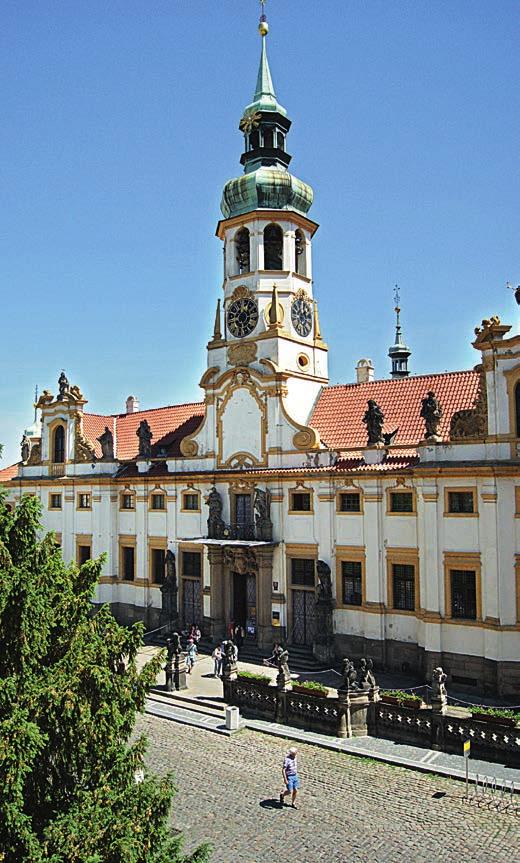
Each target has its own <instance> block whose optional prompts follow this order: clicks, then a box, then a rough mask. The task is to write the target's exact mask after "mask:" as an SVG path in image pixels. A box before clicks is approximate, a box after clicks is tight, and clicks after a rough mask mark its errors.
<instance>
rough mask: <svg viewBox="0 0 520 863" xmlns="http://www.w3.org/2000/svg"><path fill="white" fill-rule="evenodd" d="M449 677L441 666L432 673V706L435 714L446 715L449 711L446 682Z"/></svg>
mask: <svg viewBox="0 0 520 863" xmlns="http://www.w3.org/2000/svg"><path fill="white" fill-rule="evenodd" d="M447 679H448V675H447V674H446V673H445V672H444V671H443V670H442V668H441V667H440V666H438V668H434V669H433V672H432V694H431V705H432V712H433V713H440V714H445V713H446V712H447V710H448V693H447V690H446V680H447Z"/></svg>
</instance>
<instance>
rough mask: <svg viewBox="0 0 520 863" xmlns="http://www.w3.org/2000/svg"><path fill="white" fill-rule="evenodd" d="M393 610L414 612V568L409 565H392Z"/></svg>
mask: <svg viewBox="0 0 520 863" xmlns="http://www.w3.org/2000/svg"><path fill="white" fill-rule="evenodd" d="M392 579H393V591H394V605H393V607H394V608H397V609H399V610H401V611H414V610H415V567H414V566H413V564H411V563H394V564H393V565H392Z"/></svg>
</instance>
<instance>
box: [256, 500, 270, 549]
mask: <svg viewBox="0 0 520 863" xmlns="http://www.w3.org/2000/svg"><path fill="white" fill-rule="evenodd" d="M254 510H255V526H256V538H257V539H260V540H263V541H264V542H272V539H273V523H272V521H271V492H270V491H269V489H268V488H266V489H265V491H264V490H263V489H261V488H257V489H255V499H254Z"/></svg>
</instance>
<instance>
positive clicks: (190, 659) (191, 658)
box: [186, 638, 197, 674]
mask: <svg viewBox="0 0 520 863" xmlns="http://www.w3.org/2000/svg"><path fill="white" fill-rule="evenodd" d="M196 661H197V645H196V644H195V642H194V641H193V638H188V647H187V649H186V674H191V670H192V668H193V666H194V665H195V663H196Z"/></svg>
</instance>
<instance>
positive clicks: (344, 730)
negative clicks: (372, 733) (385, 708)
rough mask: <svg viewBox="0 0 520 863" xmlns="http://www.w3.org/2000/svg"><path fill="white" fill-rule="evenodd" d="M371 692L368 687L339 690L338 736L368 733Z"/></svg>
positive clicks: (361, 735) (363, 735)
mask: <svg viewBox="0 0 520 863" xmlns="http://www.w3.org/2000/svg"><path fill="white" fill-rule="evenodd" d="M369 692H370V691H369V690H367V689H349V690H344V689H339V690H338V701H339V720H338V730H337V735H338V737H366V736H367V735H368V709H369V705H370V700H369Z"/></svg>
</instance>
